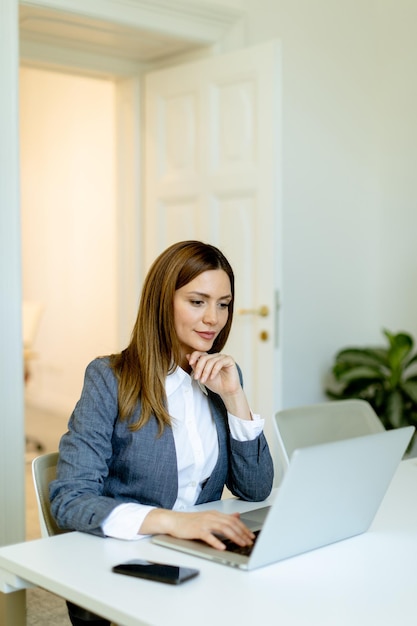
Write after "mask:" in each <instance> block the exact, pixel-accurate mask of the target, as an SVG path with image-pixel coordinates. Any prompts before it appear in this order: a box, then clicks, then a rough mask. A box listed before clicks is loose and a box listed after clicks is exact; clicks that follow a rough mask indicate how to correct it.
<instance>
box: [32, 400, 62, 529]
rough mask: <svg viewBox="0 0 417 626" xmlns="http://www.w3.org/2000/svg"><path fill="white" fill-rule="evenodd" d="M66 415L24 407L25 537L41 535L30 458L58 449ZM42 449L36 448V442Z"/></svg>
mask: <svg viewBox="0 0 417 626" xmlns="http://www.w3.org/2000/svg"><path fill="white" fill-rule="evenodd" d="M67 421H68V416H59V415H54V414H51V413H48V412H45V411H43V410H42V411H41V410H39V409H36V408H34V407H31V406H26V407H25V422H26V423H25V430H26V439H27V445H26V463H25V469H26V539H28V540H30V539H38V538H39V537H40V536H41V533H40V525H39V517H38V506H37V503H36V495H35V490H34V487H33V481H32V460H33V459H34V458H35V457H36V456H38V455H39V454H43V453H45V452H54V451H55V450H57V449H58V444H59V440H60V438H61V436H62V435H63V434H64V432H65V431H66V427H67ZM37 442H39V443H41V444H42V447H43V449H42V450H41V451H40V450H38V449H37V446H36V443H37Z"/></svg>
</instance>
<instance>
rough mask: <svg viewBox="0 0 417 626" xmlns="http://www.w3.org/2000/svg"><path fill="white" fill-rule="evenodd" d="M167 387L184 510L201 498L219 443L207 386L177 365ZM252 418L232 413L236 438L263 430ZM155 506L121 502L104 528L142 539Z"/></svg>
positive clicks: (178, 501)
mask: <svg viewBox="0 0 417 626" xmlns="http://www.w3.org/2000/svg"><path fill="white" fill-rule="evenodd" d="M165 391H166V395H167V402H168V412H169V414H170V416H171V419H172V432H173V436H174V442H175V449H176V454H177V467H178V494H177V499H176V501H175V504H174V507H173V509H174V510H176V511H180V510H183V509H185V508H186V507H188V506H191V505H193V504H195V502H196V501H197V499H198V496H199V495H200V492H201V490H202V485H203V484H204V482H205V481H206V480H207V479H208V478H209V477H210V475H211V473H212V471H213V469H214V467H215V465H216V462H217V457H218V454H219V445H218V439H217V430H216V425H215V423H214V420H213V417H212V415H211V411H210V406H209V403H208V398H207V391H206V389H205V388H204V386H203V385H201V384H200V383H199V382H198V381H195V380H194V379H193V377H192V376H190V375H189V374H187V373H186V372H185V371H184V370H183V369H181V368H180V367H177V369H176V370H175V371H174V372H173V373H172V374H170V375H169V376H167V379H166V382H165ZM252 418H253V419H252V421H250V420H242V419H239V418H238V417H235V416H234V415H232V414H230V413H228V421H229V428H230V432H231V435H232V437H233V438H234V439H237V440H239V441H250V440H252V439H255V438H256V437H257V436H258V435H259V434H260V433H261V432H262V429H263V426H264V420H262V419H260V418H259V416H258V415H252ZM153 508H155V507H152V506H147V505H143V504H137V503H131V504H130V503H129V504H120V505H119V506H117V507H116V508H115V509H113V511H112V512H111V513H110V515H109V516H108V517H107V518H106V519H105V520H104V522H103V524H102V529H103V532H104V533H105V534H106V535H108V536H110V537H116V538H118V539H140V538H141V537H143V535H138V529H139V528H140V526H141V524H142V522H143V520H144V519H145V517H146V515H147V514H148V513H149V511H151V510H152V509H153Z"/></svg>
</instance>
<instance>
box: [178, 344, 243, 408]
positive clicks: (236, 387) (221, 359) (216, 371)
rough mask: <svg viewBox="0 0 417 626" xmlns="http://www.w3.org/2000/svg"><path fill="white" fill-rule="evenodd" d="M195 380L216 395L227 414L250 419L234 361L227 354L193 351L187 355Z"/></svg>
mask: <svg viewBox="0 0 417 626" xmlns="http://www.w3.org/2000/svg"><path fill="white" fill-rule="evenodd" d="M187 358H188V362H189V364H190V365H191V368H192V370H193V376H194V379H195V380H198V381H200V383H202V384H203V385H205V387H207V388H208V389H210V391H213V392H214V393H217V394H218V395H219V396H220V397H221V398H222V400H223V402H224V403H225V406H226V409H227V410H228V411H229V413H232V414H233V415H236V417H240V418H241V419H252V417H251V413H250V409H249V405H248V402H247V400H246V396H245V394H244V391H243V389H242V385H241V384H240V380H239V373H238V370H237V367H236V363H235V361H234V359H233V358H232V357H231V356H229V355H227V354H220V353H215V354H208V353H207V352H198V351H197V350H196V351H194V352H193V353H192V354H189V355H187Z"/></svg>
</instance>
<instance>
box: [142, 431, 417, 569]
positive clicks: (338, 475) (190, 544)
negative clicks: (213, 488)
mask: <svg viewBox="0 0 417 626" xmlns="http://www.w3.org/2000/svg"><path fill="white" fill-rule="evenodd" d="M413 433H414V427H413V426H408V427H405V428H399V429H395V430H386V431H383V432H380V433H376V434H372V435H365V436H361V437H355V438H353V439H346V440H343V441H334V442H331V443H324V444H320V445H316V446H311V447H307V448H300V449H297V450H295V451H294V453H293V454H292V456H291V461H290V464H289V467H288V469H287V471H286V473H285V475H284V478H283V480H282V482H281V485H280V487H279V488H278V490H277V494H276V497H275V499H274V501H273V503H272V504H271V506H268V507H262V508H259V509H253V510H251V511H247V512H245V513H242V514H241V519H242V520H243V522H244V523H246V524H247V526H249V527H250V528H251V529H252V530H253V531H254V532H258V531H259V534H258V536H257V539H256V541H255V543H254V545H253V548H252V550H251V552H250V554H240V553H239V552H234V551H231V550H229V549H227V550H216V549H214V548H211V547H210V546H208V545H207V544H205V543H204V542H201V541H197V540H192V539H178V538H176V537H171V536H169V535H155V536H154V537H153V538H152V541H153V542H154V543H156V544H158V545H162V546H164V547H167V548H174V549H176V550H180V551H182V552H187V553H189V554H193V555H195V556H200V557H203V558H206V559H210V560H212V561H216V562H217V563H221V564H223V565H230V566H233V567H237V568H240V569H243V570H253V569H257V568H259V567H264V566H265V565H269V564H271V563H276V562H278V561H281V560H283V559H287V558H289V557H293V556H296V555H299V554H303V553H305V552H308V551H310V550H315V549H316V548H320V547H323V546H327V545H329V544H332V543H334V542H336V541H340V540H342V539H347V538H349V537H354V536H355V535H359V534H361V533H364V532H365V531H367V530H368V528H369V527H370V525H371V523H372V521H373V519H374V517H375V514H376V512H377V510H378V508H379V506H380V504H381V502H382V499H383V497H384V495H385V493H386V491H387V489H388V486H389V484H390V482H391V479H392V477H393V475H394V473H395V471H396V469H397V467H398V464H399V463H400V461H401V459H402V457H403V454H404V452H405V451H406V449H407V446H408V444H409V442H410V440H411V437H412V435H413ZM233 545H235V544H233Z"/></svg>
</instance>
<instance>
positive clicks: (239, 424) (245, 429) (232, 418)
mask: <svg viewBox="0 0 417 626" xmlns="http://www.w3.org/2000/svg"><path fill="white" fill-rule="evenodd" d="M251 415H252V419H251V420H242V419H240V418H239V417H236V415H233V414H232V413H228V414H227V417H228V420H229V428H230V434H231V435H232V437H233V439H236V440H237V441H253V440H254V439H256V438H257V437H259V435H260V434H261V432H262V431H263V429H264V424H265V420H263V419H261V418H260V417H259V415H257V414H256V413H251Z"/></svg>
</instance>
